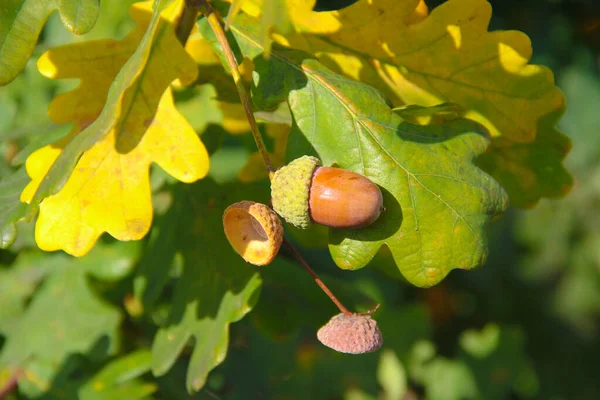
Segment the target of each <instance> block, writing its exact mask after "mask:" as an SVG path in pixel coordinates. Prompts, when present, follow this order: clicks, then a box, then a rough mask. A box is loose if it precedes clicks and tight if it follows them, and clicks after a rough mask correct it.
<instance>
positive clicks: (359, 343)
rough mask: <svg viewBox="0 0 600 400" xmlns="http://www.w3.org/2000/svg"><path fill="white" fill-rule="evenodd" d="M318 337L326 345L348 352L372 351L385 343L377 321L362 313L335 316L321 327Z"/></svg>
mask: <svg viewBox="0 0 600 400" xmlns="http://www.w3.org/2000/svg"><path fill="white" fill-rule="evenodd" d="M317 338H318V339H319V341H320V342H321V343H323V344H324V345H325V346H327V347H330V348H332V349H333V350H335V351H339V352H340V353H348V354H363V353H370V352H373V351H375V350H377V349H379V348H380V347H381V345H382V344H383V338H382V337H381V331H380V330H379V327H378V326H377V321H375V320H374V319H372V318H371V316H370V315H361V314H352V315H344V314H338V315H336V316H334V317H333V318H331V319H330V320H329V322H328V323H327V324H325V325H324V326H323V327H322V328H321V329H319V331H318V332H317Z"/></svg>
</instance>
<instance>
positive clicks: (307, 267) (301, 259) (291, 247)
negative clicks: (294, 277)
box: [283, 238, 352, 316]
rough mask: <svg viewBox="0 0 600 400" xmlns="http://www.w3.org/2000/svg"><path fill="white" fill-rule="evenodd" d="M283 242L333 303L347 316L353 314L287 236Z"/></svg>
mask: <svg viewBox="0 0 600 400" xmlns="http://www.w3.org/2000/svg"><path fill="white" fill-rule="evenodd" d="M283 243H284V244H285V245H286V246H287V248H288V249H290V251H291V252H292V254H293V255H294V257H296V259H297V260H298V261H300V264H302V266H303V267H304V269H305V270H306V271H307V272H308V273H309V274H310V276H312V277H313V279H314V280H315V282H316V283H317V285H319V287H320V288H321V289H322V290H323V291H324V292H325V294H327V296H329V298H330V299H331V301H333V303H334V304H335V305H336V306H337V308H339V309H340V311H341V312H342V313H343V314H344V315H346V316H350V315H352V313H351V312H350V311H348V309H347V308H346V307H344V305H343V304H342V303H341V302H340V301H339V300H338V298H337V297H335V295H334V294H333V292H332V291H331V290H329V288H328V287H327V285H325V283H324V282H323V281H322V280H321V279H320V278H319V277H318V276H317V274H315V271H313V270H312V268H311V267H310V266H309V265H308V263H307V262H306V261H305V260H304V258H302V256H301V255H300V253H298V251H297V250H296V249H295V248H294V246H292V244H291V243H290V242H288V241H287V239H285V238H283Z"/></svg>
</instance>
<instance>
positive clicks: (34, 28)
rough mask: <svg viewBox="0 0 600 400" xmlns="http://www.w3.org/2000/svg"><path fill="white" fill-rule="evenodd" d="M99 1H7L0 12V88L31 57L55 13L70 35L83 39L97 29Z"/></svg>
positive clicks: (19, 70)
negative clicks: (49, 18)
mask: <svg viewBox="0 0 600 400" xmlns="http://www.w3.org/2000/svg"><path fill="white" fill-rule="evenodd" d="M98 3H99V2H98V1H97V0H70V1H56V0H7V1H6V2H3V4H2V9H1V11H2V12H0V86H2V85H5V84H7V83H8V82H10V81H12V80H13V79H14V78H15V77H16V76H17V74H18V73H19V72H21V70H23V68H25V64H26V63H27V60H28V59H29V57H30V56H31V53H32V52H33V49H34V47H35V44H36V42H37V38H38V36H39V35H40V32H41V31H42V27H43V26H44V24H45V23H46V21H47V20H48V17H49V16H50V14H52V13H53V12H54V11H57V10H58V11H59V12H60V18H61V20H62V22H63V24H64V25H65V27H67V29H69V30H70V31H71V32H73V33H75V34H78V35H81V34H84V33H86V32H88V31H89V30H90V29H92V28H93V27H94V24H95V23H96V19H97V18H98V13H99V10H98V6H99V4H98Z"/></svg>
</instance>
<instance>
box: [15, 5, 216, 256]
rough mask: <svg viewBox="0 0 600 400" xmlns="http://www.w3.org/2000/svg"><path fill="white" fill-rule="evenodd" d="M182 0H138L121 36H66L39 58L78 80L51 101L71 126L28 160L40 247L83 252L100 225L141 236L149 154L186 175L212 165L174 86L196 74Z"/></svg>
mask: <svg viewBox="0 0 600 400" xmlns="http://www.w3.org/2000/svg"><path fill="white" fill-rule="evenodd" d="M169 4H170V5H169ZM182 4H183V2H182V1H178V2H175V3H173V2H169V1H162V2H158V3H157V5H155V9H154V13H153V14H151V5H150V3H149V2H146V3H141V4H135V5H134V6H133V7H132V9H131V15H132V17H133V19H134V20H135V21H136V23H137V27H136V28H135V29H134V30H133V31H132V32H130V33H129V34H128V35H127V36H126V37H125V38H124V39H123V40H121V41H114V40H98V41H91V42H85V43H77V44H71V45H66V46H62V47H59V48H55V49H52V50H50V51H48V52H47V53H45V54H44V55H43V56H42V57H41V58H40V60H39V61H38V66H39V69H40V72H41V73H42V74H44V75H45V76H47V77H50V78H54V79H58V78H62V79H65V78H78V79H80V81H81V83H80V86H79V87H78V88H76V89H75V90H72V91H70V92H67V93H64V94H61V95H59V96H58V97H56V98H55V99H54V100H53V101H52V103H51V105H50V110H49V114H50V117H51V118H52V120H53V121H55V122H57V123H62V124H65V123H73V124H74V126H73V130H72V131H71V133H70V135H69V136H68V137H67V138H65V139H63V140H60V141H59V142H57V143H55V144H53V145H50V146H46V147H44V148H42V149H40V150H38V151H37V152H35V153H34V154H32V155H31V156H30V157H29V158H28V159H27V163H26V166H27V172H28V173H29V175H30V176H31V177H32V182H31V183H30V184H29V185H28V186H27V187H26V188H25V190H24V191H23V193H22V195H21V200H22V201H25V202H31V203H33V206H35V205H36V204H37V203H38V202H40V201H41V200H42V199H44V200H43V202H42V203H41V204H40V214H39V218H38V220H37V223H36V232H35V236H36V242H37V243H38V246H39V247H40V248H41V249H44V250H57V249H63V250H65V251H66V252H67V253H69V254H72V255H76V256H81V255H83V254H85V253H87V252H88V251H89V250H90V249H91V247H92V246H93V244H94V243H95V241H96V240H97V239H98V237H99V236H100V235H101V234H102V233H103V232H108V233H109V234H111V235H112V236H114V237H115V238H117V239H119V240H136V239H140V238H141V237H143V236H144V235H145V234H146V233H147V232H148V230H149V228H150V223H151V220H152V204H151V198H150V183H149V176H148V174H149V167H150V164H151V163H152V162H156V163H157V164H158V165H160V166H161V167H162V168H163V169H164V170H166V171H167V172H168V173H169V174H171V175H172V176H174V177H175V178H177V179H179V180H181V181H183V182H193V181H196V180H198V179H200V178H202V177H204V176H205V175H206V174H207V172H208V154H207V152H206V149H205V148H204V146H203V144H202V142H201V141H200V139H199V138H198V136H197V135H196V133H195V131H194V130H193V128H192V127H191V126H190V125H189V123H188V122H187V121H186V120H185V119H184V118H183V117H182V116H181V115H180V114H179V112H178V111H177V110H176V109H175V107H174V105H173V98H172V94H171V89H170V88H169V85H170V84H171V82H173V81H174V80H175V79H179V80H180V81H181V82H183V83H190V82H192V81H194V79H195V78H196V74H197V69H196V65H195V63H194V62H193V60H192V59H191V58H190V57H189V55H188V54H187V53H186V52H185V50H184V49H183V47H182V46H181V44H180V43H179V41H178V40H177V38H176V36H175V33H174V29H173V21H175V20H176V18H177V17H178V15H179V13H180V10H181V7H182ZM167 6H168V7H167ZM161 11H162V12H161ZM105 103H106V104H105ZM71 171H72V173H71V175H70V176H69V173H70V172H71ZM47 196H49V197H47Z"/></svg>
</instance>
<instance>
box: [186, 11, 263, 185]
mask: <svg viewBox="0 0 600 400" xmlns="http://www.w3.org/2000/svg"><path fill="white" fill-rule="evenodd" d="M186 4H187V5H188V6H189V7H191V8H194V7H195V8H196V9H198V10H200V11H201V12H202V14H204V16H205V17H206V20H207V21H208V24H209V25H210V27H211V29H212V30H213V32H214V34H215V36H216V38H217V40H218V42H219V44H220V45H221V48H222V49H223V53H224V54H225V59H226V60H227V65H228V66H229V70H230V71H231V76H232V77H233V81H234V83H235V87H236V88H237V91H238V95H239V96H240V100H241V101H242V105H243V106H244V111H245V112H246V117H247V118H248V122H249V123H250V130H251V131H252V137H253V138H254V142H255V143H256V147H257V148H258V152H259V154H260V155H261V157H262V159H263V162H264V164H265V167H266V168H267V171H268V172H269V178H272V175H273V173H274V172H275V170H274V169H273V165H272V164H271V159H270V158H269V154H268V152H267V148H266V147H265V143H264V142H263V139H262V136H261V135H260V132H259V131H258V125H257V124H256V119H255V118H254V113H253V112H252V106H251V105H250V98H249V97H248V93H247V92H246V88H245V87H244V82H243V81H242V77H241V75H240V71H239V70H238V65H237V61H236V59H235V55H234V54H233V50H231V46H230V45H229V42H228V41H227V37H226V36H225V31H224V30H223V26H222V25H221V21H220V19H219V15H218V14H217V13H216V12H215V10H213V8H212V7H211V5H210V4H209V2H208V1H206V0H186Z"/></svg>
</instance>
